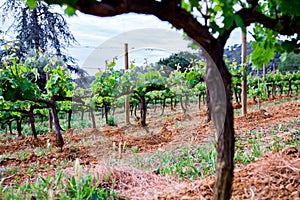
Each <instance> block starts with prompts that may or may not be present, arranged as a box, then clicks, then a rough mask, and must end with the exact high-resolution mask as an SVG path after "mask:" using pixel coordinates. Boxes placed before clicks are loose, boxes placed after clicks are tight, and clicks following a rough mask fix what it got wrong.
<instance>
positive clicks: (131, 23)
mask: <svg viewBox="0 0 300 200" xmlns="http://www.w3.org/2000/svg"><path fill="white" fill-rule="evenodd" d="M66 19H67V22H68V24H69V26H70V30H71V32H72V33H73V34H74V36H75V38H76V39H77V41H78V42H79V44H80V45H79V46H74V47H72V48H70V49H69V53H70V54H71V55H73V56H74V57H75V58H77V59H78V60H79V65H80V66H81V67H83V68H85V69H86V70H88V71H89V72H90V73H93V72H95V70H97V68H102V67H104V62H105V60H108V61H111V60H112V58H113V57H115V56H117V57H118V65H120V66H123V60H124V58H123V51H124V43H128V45H129V51H130V53H129V60H130V61H135V63H136V64H137V65H141V64H142V63H144V62H145V59H147V62H148V63H151V62H155V61H157V59H158V57H167V56H169V55H170V54H171V53H174V52H178V51H184V50H187V44H188V41H185V40H183V37H182V32H180V31H176V30H175V29H172V26H171V25H170V24H169V23H167V22H162V21H160V20H159V19H158V18H156V17H155V16H151V15H141V14H134V13H131V14H124V15H119V16H114V17H95V16H91V15H86V14H82V13H80V12H77V15H76V16H71V17H66ZM248 37H249V39H248V40H250V38H251V36H250V35H249V34H248ZM240 43H241V31H240V30H239V29H236V30H235V31H233V33H232V34H231V36H230V38H229V40H228V42H227V44H226V45H227V46H228V45H229V46H231V45H233V44H240ZM151 49H152V50H151Z"/></svg>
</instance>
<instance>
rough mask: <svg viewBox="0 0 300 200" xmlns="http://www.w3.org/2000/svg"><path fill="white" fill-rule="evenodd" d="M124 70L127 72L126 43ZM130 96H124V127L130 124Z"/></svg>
mask: <svg viewBox="0 0 300 200" xmlns="http://www.w3.org/2000/svg"><path fill="white" fill-rule="evenodd" d="M124 57H125V70H128V65H129V63H128V43H125V56H124ZM129 101H130V95H129V94H126V96H125V123H126V125H129V124H130V102H129Z"/></svg>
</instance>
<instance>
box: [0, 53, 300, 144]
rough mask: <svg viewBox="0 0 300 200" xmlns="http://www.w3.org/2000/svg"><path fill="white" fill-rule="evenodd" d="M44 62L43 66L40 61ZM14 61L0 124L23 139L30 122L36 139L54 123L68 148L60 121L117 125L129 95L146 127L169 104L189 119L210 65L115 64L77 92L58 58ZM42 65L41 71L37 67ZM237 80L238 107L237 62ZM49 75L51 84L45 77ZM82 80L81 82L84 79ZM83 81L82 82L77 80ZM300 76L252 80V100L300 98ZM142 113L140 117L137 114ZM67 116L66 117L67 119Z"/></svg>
mask: <svg viewBox="0 0 300 200" xmlns="http://www.w3.org/2000/svg"><path fill="white" fill-rule="evenodd" d="M41 60H43V62H41ZM17 61H18V60H17V59H16V58H15V57H13V56H7V57H5V59H3V60H2V62H1V67H0V84H1V88H0V111H1V113H0V119H1V120H0V123H1V129H2V130H3V129H6V128H7V127H8V129H9V130H10V132H12V124H16V127H17V132H18V135H19V136H21V135H22V124H23V123H29V124H30V127H31V132H32V135H33V137H34V138H35V139H38V137H37V131H36V122H40V121H43V120H47V121H48V122H49V129H50V130H49V131H52V126H53V125H52V124H54V128H55V132H56V134H57V138H56V142H57V145H58V146H59V147H61V148H62V147H63V145H64V141H63V138H62V134H61V130H62V128H61V125H60V121H61V120H62V119H63V120H66V121H67V122H66V124H67V128H71V119H72V116H74V114H78V113H79V114H81V119H83V116H84V113H89V116H90V118H91V121H92V126H93V127H94V128H96V122H97V120H96V119H95V116H96V114H97V115H98V114H99V113H101V114H102V117H103V118H105V122H106V124H110V125H114V122H113V120H111V119H112V116H113V115H114V112H115V110H116V109H124V101H125V95H130V109H131V116H134V117H135V118H136V119H138V120H139V123H140V124H141V125H142V126H146V125H147V120H146V119H147V109H149V107H151V108H154V109H156V108H157V106H158V105H160V106H161V115H163V114H164V111H165V108H166V106H167V105H170V107H171V109H174V108H175V107H176V106H177V105H179V106H180V108H181V110H182V113H183V114H187V112H188V107H189V104H190V101H191V99H193V100H195V99H196V100H197V101H198V108H199V109H200V105H201V102H205V101H206V100H205V99H206V85H205V63H204V62H203V61H199V60H193V61H191V63H190V65H189V67H187V68H185V69H182V68H181V67H180V66H175V67H174V69H171V70H170V68H168V67H166V66H156V67H147V68H140V67H135V66H134V65H131V67H130V69H129V70H127V71H124V70H118V69H116V68H115V62H112V63H110V64H108V65H107V66H106V68H105V69H103V70H100V71H99V72H98V73H97V74H96V75H95V80H94V81H93V82H92V83H91V84H90V85H89V87H82V88H81V87H78V86H77V85H76V84H75V82H76V80H74V78H72V77H73V76H74V74H72V73H71V72H70V71H69V70H68V69H67V68H66V67H65V64H64V63H63V62H62V61H61V60H59V59H58V58H50V57H48V56H46V55H39V56H35V57H31V58H28V59H27V60H26V61H25V62H24V63H22V64H20V63H18V62H17ZM37 63H38V64H39V69H42V70H38V68H37V67H35V66H36V65H37ZM228 67H229V69H230V71H231V73H232V75H233V84H232V91H233V94H234V95H233V96H234V99H235V101H236V102H237V103H239V102H240V100H241V81H242V69H243V68H239V67H238V66H237V65H236V64H235V63H232V64H229V65H228ZM45 75H46V77H47V78H46V80H44V79H42V78H41V77H43V76H45ZM79 81H82V80H80V79H79ZM77 82H78V80H77ZM299 84H300V72H297V73H286V74H280V73H279V72H276V73H267V74H266V76H265V77H258V76H252V75H251V74H249V75H248V92H249V97H250V98H253V99H254V100H255V101H257V100H258V102H259V100H260V99H264V98H269V97H275V96H276V95H283V94H286V95H291V94H292V93H299ZM138 109H139V116H138V115H137V110H138ZM65 116H66V117H65Z"/></svg>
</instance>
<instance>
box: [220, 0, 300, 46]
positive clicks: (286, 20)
mask: <svg viewBox="0 0 300 200" xmlns="http://www.w3.org/2000/svg"><path fill="white" fill-rule="evenodd" d="M255 2H256V1H255ZM254 5H256V4H254ZM256 8H257V5H256V6H255V7H253V8H244V9H241V10H240V11H238V12H237V13H236V14H237V15H239V16H240V17H241V18H242V19H243V22H244V25H245V26H246V27H247V26H249V25H250V24H251V23H255V22H257V23H259V24H262V25H263V26H264V27H266V28H269V29H271V30H273V31H276V32H278V33H279V34H281V35H289V36H290V35H294V34H295V33H300V25H299V21H300V17H294V18H292V17H290V16H284V17H281V18H278V19H273V18H271V17H268V16H266V15H264V14H263V13H261V12H258V11H257V10H256ZM235 28H237V25H236V24H235V23H234V24H233V25H232V26H231V27H230V29H228V30H225V31H224V32H223V34H222V35H220V36H219V38H218V40H219V42H221V43H222V45H225V43H226V41H227V40H228V38H229V36H230V33H231V32H232V31H233V30H234V29H235Z"/></svg>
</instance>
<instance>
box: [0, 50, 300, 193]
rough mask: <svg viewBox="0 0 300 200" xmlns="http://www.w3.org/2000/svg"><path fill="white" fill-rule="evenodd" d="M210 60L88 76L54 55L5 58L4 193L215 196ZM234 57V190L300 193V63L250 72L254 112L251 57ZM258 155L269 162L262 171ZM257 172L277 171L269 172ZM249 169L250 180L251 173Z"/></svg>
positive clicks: (110, 69)
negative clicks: (243, 62) (247, 63)
mask: <svg viewBox="0 0 300 200" xmlns="http://www.w3.org/2000/svg"><path fill="white" fill-rule="evenodd" d="M205 65H206V64H205V62H203V61H202V60H191V61H190V63H189V65H188V66H187V67H185V68H183V67H181V66H179V65H176V66H175V67H174V68H169V67H166V66H165V65H158V66H152V67H151V66H148V67H146V68H142V67H136V66H134V65H131V67H130V69H129V70H126V71H124V70H118V69H116V68H115V62H112V63H110V64H107V66H106V68H105V69H103V70H101V71H99V73H97V74H96V75H95V77H94V80H93V81H92V82H91V83H88V81H87V80H86V79H84V78H76V79H74V78H73V75H72V73H71V72H70V71H69V70H68V69H67V68H66V67H65V66H64V63H63V62H62V61H61V60H59V59H56V58H50V57H48V56H47V55H40V57H37V58H36V57H32V58H28V59H27V60H26V62H24V64H19V63H18V62H17V59H16V58H14V57H12V56H7V57H5V59H4V60H3V61H2V67H1V70H0V76H1V79H0V83H1V89H0V101H1V104H0V110H1V113H0V119H1V136H0V137H1V143H0V147H1V157H0V163H1V171H0V178H1V183H0V189H1V195H2V196H1V197H2V198H4V199H15V198H21V197H22V196H24V195H25V196H26V198H29V199H30V198H35V199H42V198H43V197H46V196H47V197H48V198H50V199H53V198H57V197H59V196H60V197H64V198H77V199H86V198H92V199H98V198H99V197H100V199H101V198H119V199H127V198H129V199H151V198H152V197H153V198H158V199H171V198H175V199H184V198H185V199H198V198H199V196H202V197H203V198H208V199H210V198H211V197H212V190H211V188H213V184H214V175H215V171H216V169H215V165H216V156H217V152H216V149H215V147H214V146H215V143H216V141H215V139H214V130H215V128H214V125H213V123H212V122H211V121H210V120H209V111H208V110H207V105H206V103H207V97H206V94H207V88H206V84H205ZM34 66H39V67H40V68H42V70H37V68H36V67H34ZM228 68H229V70H230V71H231V74H232V77H233V84H232V93H233V105H234V108H235V130H236V147H235V158H234V159H235V165H236V168H237V169H236V171H235V176H236V177H240V178H239V179H236V180H235V182H234V186H233V187H234V188H233V197H234V198H236V199H241V198H246V199H247V198H250V197H251V198H262V197H268V198H269V197H272V195H273V196H274V195H275V196H278V197H279V196H281V197H282V198H286V199H288V198H289V197H290V196H291V195H292V196H293V197H295V198H296V197H297V196H299V187H300V185H299V182H298V181H297V179H298V178H299V171H297V170H298V169H299V162H297V160H299V141H300V138H299V131H300V129H299V128H300V127H299V123H300V122H299V116H300V101H299V98H300V96H299V93H300V91H299V85H300V72H299V71H298V72H294V73H289V72H288V73H285V74H281V73H279V72H268V73H266V74H265V76H263V75H262V76H258V75H252V74H251V73H249V74H248V84H247V90H248V102H247V105H248V109H249V113H248V114H247V115H245V116H241V110H240V108H241V92H242V89H241V85H242V72H243V71H242V70H243V68H240V67H239V66H238V65H237V64H236V63H234V62H233V63H228ZM43 76H46V77H47V78H46V80H45V79H42V78H41V77H43ZM80 86H82V87H80ZM126 96H130V102H129V105H130V124H126V119H125V104H124V102H125V98H126ZM261 157H262V159H261ZM270 161H272V162H270ZM275 163H277V167H278V166H279V167H280V166H282V168H276V167H275ZM82 165H83V166H84V167H82ZM256 165H258V166H264V167H265V168H263V167H262V168H261V169H260V171H257V172H255V170H259V169H258V168H257V167H256ZM73 166H74V167H73ZM266 166H268V167H266ZM273 168H274V169H273ZM268 170H269V171H268ZM280 170H281V171H280ZM250 171H251V173H253V174H256V173H257V176H253V175H251V174H249V172H250ZM276 173H277V174H276ZM278 174H279V175H280V178H279V179H278V178H276V177H277V176H278ZM260 175H261V176H268V178H267V180H269V179H270V180H269V181H267V182H263V181H265V180H262V179H260V178H259V176H260ZM297 177H298V178H297ZM247 179H249V181H250V182H251V185H252V186H251V187H250V185H249V184H246V183H244V182H243V180H247ZM271 179H272V180H271ZM237 181H242V182H241V183H238V182H237ZM267 185H269V188H266V186H267ZM272 187H275V189H274V188H273V189H272ZM192 188H193V189H192ZM253 188H254V189H253ZM244 190H245V191H244ZM254 190H255V191H254ZM141 191H143V192H141ZM275 193H276V194H275Z"/></svg>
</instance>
